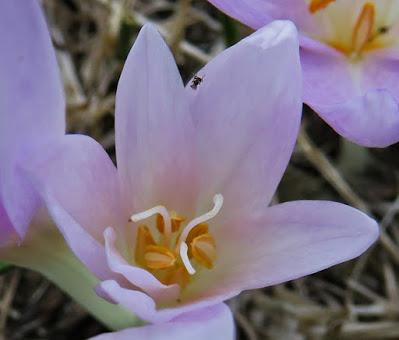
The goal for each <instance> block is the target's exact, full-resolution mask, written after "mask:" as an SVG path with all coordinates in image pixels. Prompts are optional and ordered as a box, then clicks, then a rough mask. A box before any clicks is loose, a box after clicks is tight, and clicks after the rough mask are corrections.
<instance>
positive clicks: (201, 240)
mask: <svg viewBox="0 0 399 340" xmlns="http://www.w3.org/2000/svg"><path fill="white" fill-rule="evenodd" d="M190 245H191V252H192V254H193V257H194V259H195V260H196V261H197V262H198V263H200V264H202V265H203V266H204V267H206V268H208V269H212V268H213V264H214V262H215V259H216V244H215V240H214V239H213V237H212V236H211V235H209V234H203V235H200V236H197V237H196V238H194V239H193V240H192V242H191V244H190Z"/></svg>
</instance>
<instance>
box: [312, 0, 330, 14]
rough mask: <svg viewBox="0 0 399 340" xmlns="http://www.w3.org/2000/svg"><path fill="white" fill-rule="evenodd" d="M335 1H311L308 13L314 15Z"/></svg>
mask: <svg viewBox="0 0 399 340" xmlns="http://www.w3.org/2000/svg"><path fill="white" fill-rule="evenodd" d="M334 1H335V0H312V1H311V2H310V4H309V12H310V13H312V14H314V13H316V12H318V11H320V10H321V9H323V8H326V7H327V6H328V5H329V4H330V3H331V2H334Z"/></svg>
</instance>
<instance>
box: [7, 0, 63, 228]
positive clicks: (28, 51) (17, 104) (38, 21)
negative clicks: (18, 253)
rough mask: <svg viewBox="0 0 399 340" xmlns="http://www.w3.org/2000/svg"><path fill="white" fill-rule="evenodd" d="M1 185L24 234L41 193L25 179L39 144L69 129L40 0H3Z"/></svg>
mask: <svg viewBox="0 0 399 340" xmlns="http://www.w3.org/2000/svg"><path fill="white" fill-rule="evenodd" d="M0 46H1V53H0V112H1V114H0V158H1V165H0V189H1V192H2V197H3V203H4V207H5V209H6V211H7V213H8V215H9V218H10V220H11V222H12V224H13V225H14V227H15V228H16V230H17V232H18V233H19V235H20V236H24V234H25V233H26V229H27V227H28V224H29V222H30V220H31V218H32V216H33V213H34V211H35V209H36V208H37V204H38V202H37V200H38V198H37V197H36V196H35V195H34V193H33V192H32V190H31V189H30V188H29V186H28V185H27V183H26V182H24V181H23V179H22V178H20V176H19V174H18V173H17V172H16V170H15V168H14V166H15V162H16V161H18V162H20V163H24V162H25V161H26V158H27V157H28V156H31V154H32V152H36V151H37V149H35V146H37V145H41V144H43V143H44V142H45V141H47V140H48V139H51V138H54V137H56V136H59V135H62V134H63V133H64V130H65V122H64V120H65V117H64V106H65V104H64V97H63V88H62V84H61V81H60V77H59V74H58V69H57V62H56V59H55V54H54V51H53V48H52V46H51V40H50V35H49V33H48V30H47V26H46V23H45V20H44V17H43V14H42V13H41V9H40V7H39V3H38V1H23V0H16V1H11V0H4V1H1V2H0Z"/></svg>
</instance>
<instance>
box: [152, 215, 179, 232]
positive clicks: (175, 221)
mask: <svg viewBox="0 0 399 340" xmlns="http://www.w3.org/2000/svg"><path fill="white" fill-rule="evenodd" d="M170 220H171V225H172V232H173V233H174V232H176V231H178V230H179V229H180V225H181V223H182V222H184V220H185V218H184V216H181V215H179V214H177V213H176V212H175V211H172V212H171V213H170ZM157 229H158V231H159V232H160V233H162V234H163V233H164V232H165V222H164V219H163V217H162V215H161V214H157Z"/></svg>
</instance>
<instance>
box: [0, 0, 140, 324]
mask: <svg viewBox="0 0 399 340" xmlns="http://www.w3.org/2000/svg"><path fill="white" fill-rule="evenodd" d="M64 134H65V101H64V95H63V87H62V83H61V80H60V77H59V70H58V67H57V61H56V58H55V53H54V50H53V47H52V45H51V39H50V35H49V32H48V30H47V26H46V23H45V20H44V17H43V14H42V13H41V9H40V6H39V3H38V1H36V0H0V159H1V162H0V259H1V260H2V261H7V262H9V263H13V264H16V265H19V266H23V267H28V268H30V269H34V270H36V271H39V272H41V273H42V274H44V275H45V276H46V277H47V278H49V279H50V280H52V281H53V282H55V283H57V284H58V285H59V286H60V287H61V288H63V289H64V290H65V291H66V292H68V293H69V294H70V295H71V296H73V297H74V298H75V299H76V300H78V302H79V303H81V304H82V305H84V306H85V307H86V308H88V309H89V310H90V311H91V312H92V313H93V314H94V315H95V316H97V318H99V319H100V320H102V321H103V322H104V323H105V324H107V325H109V326H110V327H111V328H113V329H120V328H122V327H126V326H132V325H134V324H135V321H136V320H135V318H134V317H132V315H131V313H129V314H128V313H126V312H125V311H124V310H121V308H115V306H112V305H110V304H109V303H105V302H104V300H103V299H100V298H98V297H97V296H96V295H95V294H93V287H95V285H96V284H97V279H96V278H95V277H94V276H93V275H92V274H91V273H90V272H89V271H88V270H87V268H85V267H84V266H83V265H82V264H81V263H80V262H79V261H78V260H77V259H76V257H75V256H74V255H73V253H72V252H71V251H70V249H69V248H68V247H67V246H66V244H65V242H64V240H63V238H62V236H61V234H60V233H59V232H58V230H57V228H56V227H55V226H54V224H53V223H52V222H51V219H50V218H49V216H48V215H47V213H46V212H45V211H44V209H43V208H42V205H43V204H42V202H41V199H40V196H39V195H38V194H37V193H36V192H35V190H34V187H33V186H32V185H31V183H30V181H29V180H28V179H27V178H26V177H25V171H27V168H29V165H30V164H31V163H32V162H33V163H34V162H35V161H38V160H39V159H40V158H42V157H44V158H45V157H46V154H47V152H48V151H50V150H51V148H52V147H53V145H55V144H57V141H58V139H60V138H61V139H62V138H63V137H64Z"/></svg>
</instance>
